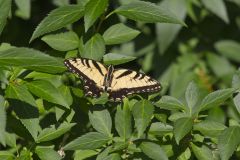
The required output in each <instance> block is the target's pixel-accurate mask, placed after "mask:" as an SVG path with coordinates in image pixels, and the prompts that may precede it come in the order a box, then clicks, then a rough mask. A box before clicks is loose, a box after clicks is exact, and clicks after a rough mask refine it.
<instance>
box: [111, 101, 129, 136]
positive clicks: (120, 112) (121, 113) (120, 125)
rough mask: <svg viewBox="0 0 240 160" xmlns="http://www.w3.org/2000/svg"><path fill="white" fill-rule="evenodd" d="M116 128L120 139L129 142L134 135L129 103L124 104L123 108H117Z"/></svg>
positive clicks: (119, 106)
mask: <svg viewBox="0 0 240 160" xmlns="http://www.w3.org/2000/svg"><path fill="white" fill-rule="evenodd" d="M115 128H116V130H117V132H118V134H119V136H120V137H122V138H123V139H124V140H127V139H129V138H130V137H131V134H132V116H131V112H130V109H129V104H128V101H125V102H124V105H123V107H121V105H118V106H117V111H116V115H115Z"/></svg>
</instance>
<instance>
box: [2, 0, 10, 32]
mask: <svg viewBox="0 0 240 160" xmlns="http://www.w3.org/2000/svg"><path fill="white" fill-rule="evenodd" d="M11 5H12V1H11V0H0V35H1V33H2V31H3V28H4V27H5V25H6V22H7V17H8V14H9V13H10V10H11Z"/></svg>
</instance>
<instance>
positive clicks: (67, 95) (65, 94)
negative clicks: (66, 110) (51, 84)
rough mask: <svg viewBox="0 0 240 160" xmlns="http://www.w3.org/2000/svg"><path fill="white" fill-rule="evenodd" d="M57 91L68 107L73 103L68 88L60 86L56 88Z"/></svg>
mask: <svg viewBox="0 0 240 160" xmlns="http://www.w3.org/2000/svg"><path fill="white" fill-rule="evenodd" d="M58 90H59V92H60V93H61V94H62V95H63V97H64V99H65V101H66V103H67V104H68V106H71V105H72V103H73V97H72V95H71V91H70V88H69V87H68V86H65V85H61V86H60V87H58Z"/></svg>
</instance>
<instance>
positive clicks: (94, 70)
mask: <svg viewBox="0 0 240 160" xmlns="http://www.w3.org/2000/svg"><path fill="white" fill-rule="evenodd" d="M64 64H65V65H66V66H67V67H68V69H69V70H70V71H71V72H73V73H76V74H77V75H78V76H79V77H80V78H81V79H82V80H83V81H84V91H85V94H87V95H91V96H94V97H99V96H100V95H101V92H103V88H104V86H103V83H104V76H105V75H106V74H107V69H106V68H105V66H103V65H102V64H101V63H99V62H96V61H94V60H90V59H85V58H72V59H67V60H65V61H64Z"/></svg>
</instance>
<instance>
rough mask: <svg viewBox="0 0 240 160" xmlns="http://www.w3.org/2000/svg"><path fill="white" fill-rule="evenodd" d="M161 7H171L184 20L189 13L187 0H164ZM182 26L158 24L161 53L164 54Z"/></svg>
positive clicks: (157, 32)
mask: <svg viewBox="0 0 240 160" xmlns="http://www.w3.org/2000/svg"><path fill="white" fill-rule="evenodd" d="M160 6H161V7H163V8H167V9H169V10H170V11H171V12H172V13H174V14H175V15H177V16H178V17H179V19H181V20H183V19H184V18H185V16H186V13H187V7H186V6H187V4H186V1H185V0H164V1H162V3H161V4H160ZM181 28H182V26H181V25H173V24H162V23H157V24H156V34H157V43H158V46H159V47H158V49H159V52H160V54H162V55H163V54H164V53H165V51H166V50H167V48H168V47H169V46H170V44H171V43H172V42H173V41H174V39H175V38H176V36H177V34H178V32H179V31H180V29H181Z"/></svg>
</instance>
